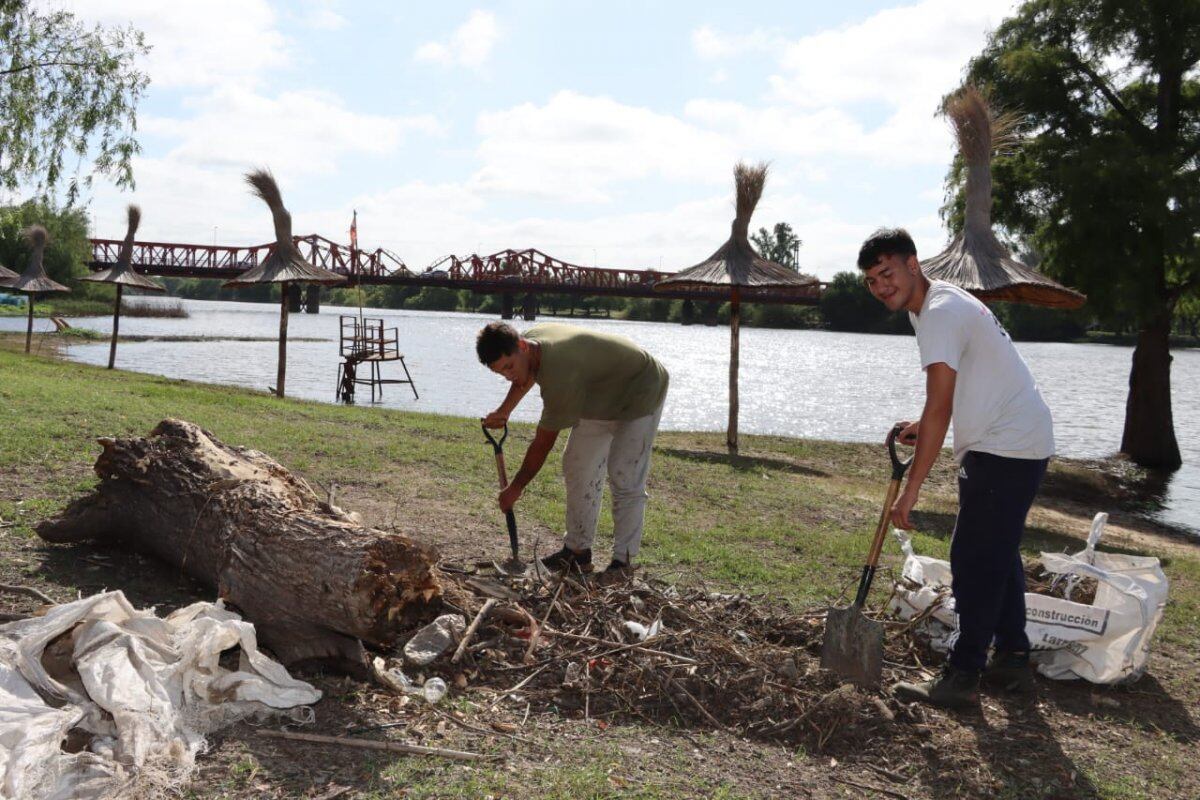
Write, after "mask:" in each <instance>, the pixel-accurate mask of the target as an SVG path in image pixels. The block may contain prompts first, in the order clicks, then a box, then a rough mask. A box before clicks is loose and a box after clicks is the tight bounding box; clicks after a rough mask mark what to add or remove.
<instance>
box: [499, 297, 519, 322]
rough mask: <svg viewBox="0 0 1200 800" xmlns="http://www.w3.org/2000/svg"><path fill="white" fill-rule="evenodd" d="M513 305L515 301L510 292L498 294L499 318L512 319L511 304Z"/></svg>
mask: <svg viewBox="0 0 1200 800" xmlns="http://www.w3.org/2000/svg"><path fill="white" fill-rule="evenodd" d="M515 305H516V303H515V299H514V298H513V294H512V292H505V293H504V294H502V295H500V319H512V318H513V306H515Z"/></svg>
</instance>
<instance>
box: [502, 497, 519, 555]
mask: <svg viewBox="0 0 1200 800" xmlns="http://www.w3.org/2000/svg"><path fill="white" fill-rule="evenodd" d="M504 522H505V524H506V525H508V546H509V547H510V548H512V557H513V560H514V561H516V560H517V551H518V549H519V547H520V546H519V544H518V543H517V515H516V514H514V513H513V510H512V509H511V508H510V509H509V510H508V511H505V512H504Z"/></svg>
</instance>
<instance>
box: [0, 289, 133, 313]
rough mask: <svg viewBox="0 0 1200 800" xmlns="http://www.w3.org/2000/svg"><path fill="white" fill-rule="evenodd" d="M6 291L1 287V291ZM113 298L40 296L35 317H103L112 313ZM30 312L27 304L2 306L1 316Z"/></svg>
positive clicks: (35, 307)
mask: <svg viewBox="0 0 1200 800" xmlns="http://www.w3.org/2000/svg"><path fill="white" fill-rule="evenodd" d="M2 291H4V289H3V288H0V292H2ZM112 310H113V304H112V301H111V300H96V299H93V298H90V297H70V296H65V297H62V296H60V297H53V298H49V297H39V298H38V299H37V302H35V303H34V304H33V315H34V316H35V317H102V316H105V315H108V314H112ZM28 314H29V310H28V309H27V308H26V307H25V306H0V317H24V316H26V315H28Z"/></svg>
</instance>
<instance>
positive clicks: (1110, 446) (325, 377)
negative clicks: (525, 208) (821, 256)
mask: <svg viewBox="0 0 1200 800" xmlns="http://www.w3.org/2000/svg"><path fill="white" fill-rule="evenodd" d="M155 300H157V298H139V302H153V301H155ZM170 302H176V301H174V300H171V301H170ZM182 303H183V305H184V307H185V308H187V310H188V312H189V314H190V316H189V317H188V318H187V319H169V318H168V319H158V318H128V317H127V318H123V319H122V321H121V333H122V334H127V335H150V336H210V337H220V336H238V337H264V338H270V339H272V341H260V342H233V341H229V340H224V341H222V340H213V341H198V342H165V341H147V342H122V343H121V344H120V346H119V348H118V351H117V366H118V367H120V368H123V369H129V370H136V371H139V372H148V373H153V374H157V375H165V376H167V377H171V378H182V379H186V380H193V381H204V382H209V383H222V384H232V385H235V386H241V387H247V388H251V389H261V390H266V388H267V387H268V386H269V385H273V384H274V382H275V361H276V353H277V346H276V344H275V342H274V341H273V337H275V336H276V335H277V333H278V330H279V312H278V307H277V306H274V305H265V304H256V303H234V302H210V301H199V300H184V301H182ZM341 313H347V314H349V313H357V310H356V309H345V308H336V307H325V308H323V309H322V310H321V313H320V314H317V315H311V314H295V313H294V314H292V315H291V316H290V320H289V334H290V335H291V336H292V337H297V338H314V339H320V341H293V342H290V343H289V345H288V371H287V393H288V396H290V397H301V398H306V399H312V400H321V401H325V402H334V399H335V395H334V388H335V381H336V377H337V366H338V363H339V358H338V329H339V320H338V317H339V314H341ZM366 314H367V316H371V317H382V318H383V319H384V320H385V323H384V324H385V326H386V327H396V328H398V329H399V331H400V341H401V351H402V352H403V353H404V354H405V361H406V363H407V364H408V368H409V370H410V372H411V373H412V375H413V378H414V380H415V381H416V384H417V390H418V391H419V392H420V395H421V396H420V399H419V400H416V399H414V398H413V395H412V391H411V390H410V389H409V387H407V386H388V387H385V388H386V392H387V393H386V395H385V396H384V398H383V402H382V405H384V406H387V407H391V408H400V409H410V410H417V411H429V412H434V413H439V414H455V415H461V416H471V417H479V416H482V415H483V414H485V413H486V412H487V411H489V410H491V409H492V408H494V407H495V406H496V405H497V404H498V403H499V402H500V400H501V399H502V398H503V396H504V393H505V391H506V389H507V386H508V385H507V383H505V381H504V380H503V379H502V378H500V377H499V376H497V375H494V374H492V373H491V372H490V371H489V370H487V369H486V368H484V367H483V366H481V365H480V364H479V363H478V361H477V360H476V358H475V352H474V338H475V333H476V331H478V329H479V328H480V327H481V326H482V325H483V324H485V323H486V322H488V321H490V320H492V319H494V317H488V316H484V315H476V314H458V313H443V312H424V311H390V310H368V311H367V312H366ZM550 319H552V318H551V317H545V318H543V321H544V320H550ZM565 321H567V322H570V323H571V324H575V325H581V326H586V327H590V328H595V329H597V330H604V331H611V332H615V333H621V334H624V335H625V336H628V337H630V338H631V339H633V340H634V341H636V342H638V343H639V344H640V345H642V346H643V347H645V348H646V349H647V350H648V351H650V352H651V353H653V354H654V355H655V357H657V358H658V359H659V360H660V361H662V363H663V364H664V365H665V366H666V367H667V369H668V370H669V371H670V373H671V390H670V393H669V395H668V397H667V404H666V407H665V408H664V410H663V418H662V426H663V428H664V429H668V430H704V431H712V430H723V429H724V427H725V423H726V415H727V413H728V412H727V408H726V394H727V389H726V386H727V380H728V378H727V376H728V363H729V361H728V359H729V329H728V328H727V327H705V326H698V325H692V326H687V327H684V326H681V325H675V324H667V323H649V322H626V321H620V320H602V319H574V320H565ZM35 323H36V324H37V325H38V327H39V329H41V330H46V329H49V328H50V327H51V326H50V323H49V321H48V320H35ZM72 324H74V325H75V326H76V327H86V328H92V329H94V330H97V331H101V332H104V333H108V332H110V331H111V330H112V327H111V325H112V320H111V318H108V317H85V318H79V319H73V320H72ZM514 324H515V325H516V327H517V328H526V327H528V326H529V325H531V324H533V323H526V322H521V321H516V322H515V323H514ZM24 326H25V320H24V319H23V318H11V317H10V318H5V317H0V330H24ZM1017 347H1018V349H1019V350H1020V351H1021V354H1022V356H1023V357H1024V358H1025V360H1026V361H1027V362H1028V363H1029V366H1030V368H1031V369H1032V370H1033V373H1034V375H1035V376H1036V378H1037V380H1038V383H1039V384H1040V386H1041V388H1042V392H1043V394H1044V395H1045V397H1046V400H1047V402H1048V403H1049V404H1050V408H1051V409H1052V410H1053V413H1054V425H1055V436H1056V440H1057V444H1058V451H1059V453H1060V454H1062V455H1065V456H1073V457H1083V458H1091V457H1103V456H1108V455H1112V454H1113V453H1114V452H1115V451H1116V449H1117V447H1118V446H1119V444H1120V438H1121V428H1122V423H1123V420H1124V413H1125V395H1126V390H1127V386H1128V379H1129V365H1130V357H1131V355H1132V349H1131V348H1129V347H1118V346H1112V345H1098V344H1066V343H1057V342H1051V343H1044V342H1022V343H1018V345H1017ZM67 355H68V357H69V358H71V359H73V360H76V361H82V362H85V363H89V364H106V363H107V361H108V344H107V342H105V343H97V344H91V343H86V344H72V345H70V346H69V347H68V348H67ZM1174 355H1175V361H1174V365H1173V368H1172V373H1171V382H1172V386H1173V393H1174V414H1175V431H1176V435H1177V437H1178V439H1179V444H1180V447H1181V449H1182V450H1183V460H1184V467H1183V468H1182V469H1181V470H1179V471H1178V472H1176V473H1175V474H1174V476H1172V478H1171V480H1170V484H1169V486H1168V488H1167V493H1166V497H1165V502H1164V507H1163V508H1162V509H1161V510H1159V511H1157V512H1155V513H1156V514H1157V515H1158V516H1159V517H1160V518H1161V519H1162V520H1163V521H1164V522H1169V523H1171V524H1175V525H1179V526H1182V527H1185V528H1188V529H1190V530H1191V531H1193V532H1195V533H1197V534H1198V535H1200V404H1197V403H1196V397H1197V389H1198V388H1200V351H1197V350H1178V351H1175V353H1174ZM382 369H383V371H384V377H393V378H395V377H399V378H402V377H403V371H402V370H401V369H400V366H399V364H395V363H391V364H384V365H383V367H382ZM739 385H740V395H741V417H740V420H741V422H740V430H741V431H742V432H743V433H765V434H778V435H782V436H797V437H814V438H821V439H835V440H843V441H880V440H882V439H883V436H884V434H885V433H886V432H887V429H888V426H889V425H890V424H891V423H892V422H893V421H895V420H898V419H909V418H914V417H915V416H917V415H919V414H920V410H921V407H920V404H921V398H922V393H923V388H924V387H923V376H922V373H921V371H920V368H919V362H918V359H917V349H916V342H915V340H914V339H913V338H912V337H908V336H875V335H866V334H853V333H833V332H829V331H813V330H768V329H762V328H743V329H742V344H741V380H740V384H739ZM365 388H366V387H359V399H360V402H362V400H363V392H364V390H365ZM367 397H368V398H369V394H368V395H367ZM540 406H541V403H540V400H539V399H538V398H537V393H536V392H533V393H531V394H530V395H529V396H528V397H527V398H526V400H525V402H524V404H523V406H522V407H521V408H519V409H518V411H517V413H516V414H514V419H519V420H525V421H531V422H532V421H535V420H536V419H537V418H538V414H539V412H540ZM1097 510H1098V511H1099V510H1103V509H1097Z"/></svg>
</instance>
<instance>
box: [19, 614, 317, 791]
mask: <svg viewBox="0 0 1200 800" xmlns="http://www.w3.org/2000/svg"><path fill="white" fill-rule="evenodd" d="M64 635H65V638H63V639H60V638H59V637H64ZM56 640H58V641H57V642H56ZM52 643H54V644H53V646H52ZM48 646H49V647H50V652H47V648H48ZM234 647H237V648H239V662H240V663H239V664H238V668H237V669H236V670H228V669H225V668H224V667H222V666H220V665H219V663H218V661H219V659H220V656H221V653H222V652H223V651H225V650H229V649H230V648H234ZM320 698H321V693H320V691H318V690H317V689H315V688H313V687H312V686H311V685H310V684H307V683H305V682H303V681H299V680H296V679H294V678H292V677H291V675H289V674H288V672H287V670H286V669H284V667H283V666H282V665H281V664H279V663H278V662H276V661H274V660H273V659H271V658H270V657H268V656H266V655H265V654H263V653H261V652H260V651H259V649H258V643H257V640H256V637H255V631H254V626H253V625H252V624H250V623H249V622H246V621H244V620H243V619H242V618H241V617H239V616H238V615H237V614H234V613H233V612H231V611H228V610H227V609H225V608H224V606H223V604H222V603H221V602H220V601H217V602H216V603H194V604H193V605H190V606H188V607H186V608H181V609H179V610H178V611H176V612H174V613H172V614H170V615H169V616H167V617H165V618H159V617H157V616H156V615H155V614H154V613H153V612H152V611H146V610H138V609H135V608H134V607H133V606H132V605H130V603H129V601H128V600H127V599H126V598H125V595H124V594H123V593H122V592H119V591H117V592H107V593H104V594H98V595H94V596H92V597H87V598H83V599H81V600H77V601H75V602H73V603H66V604H63V605H57V606H53V607H51V608H50V609H49V610H48V611H47V612H46V614H45V615H44V616H39V617H32V618H30V619H26V620H19V621H17V622H10V623H8V624H6V625H2V626H0V798H19V799H20V800H67V799H68V798H71V799H72V800H92V799H93V798H102V797H109V796H113V792H114V790H117V791H118V793H119V787H120V786H121V785H122V784H123V783H124V782H126V781H128V780H130V779H131V778H132V777H134V776H136V775H137V774H138V773H139V771H142V770H146V769H147V768H150V767H154V768H161V769H163V770H165V772H169V773H170V774H172V775H173V776H174V777H175V779H178V778H179V777H180V776H181V775H185V774H186V773H187V772H188V771H189V770H190V769H191V767H192V766H193V764H194V761H195V757H196V755H197V753H199V752H200V750H201V749H202V748H203V746H204V736H205V735H206V734H208V733H212V732H213V731H215V730H217V729H219V728H222V727H225V726H227V725H231V724H233V723H234V722H237V721H239V720H243V719H263V718H266V717H268V716H271V715H272V714H287V715H288V716H290V717H291V718H292V719H293V720H294V721H300V720H304V719H311V717H312V710H311V709H310V708H307V706H309V705H311V704H313V703H315V702H317V701H318V700H320ZM289 710H290V711H289ZM73 729H76V730H77V731H78V732H80V733H82V734H84V735H85V738H88V737H90V743H89V744H88V745H87V746H86V747H85V749H83V750H82V751H80V752H77V753H68V752H66V751H64V750H63V747H62V745H63V742H64V740H65V739H66V736H67V734H68V732H69V731H72V730H73Z"/></svg>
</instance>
